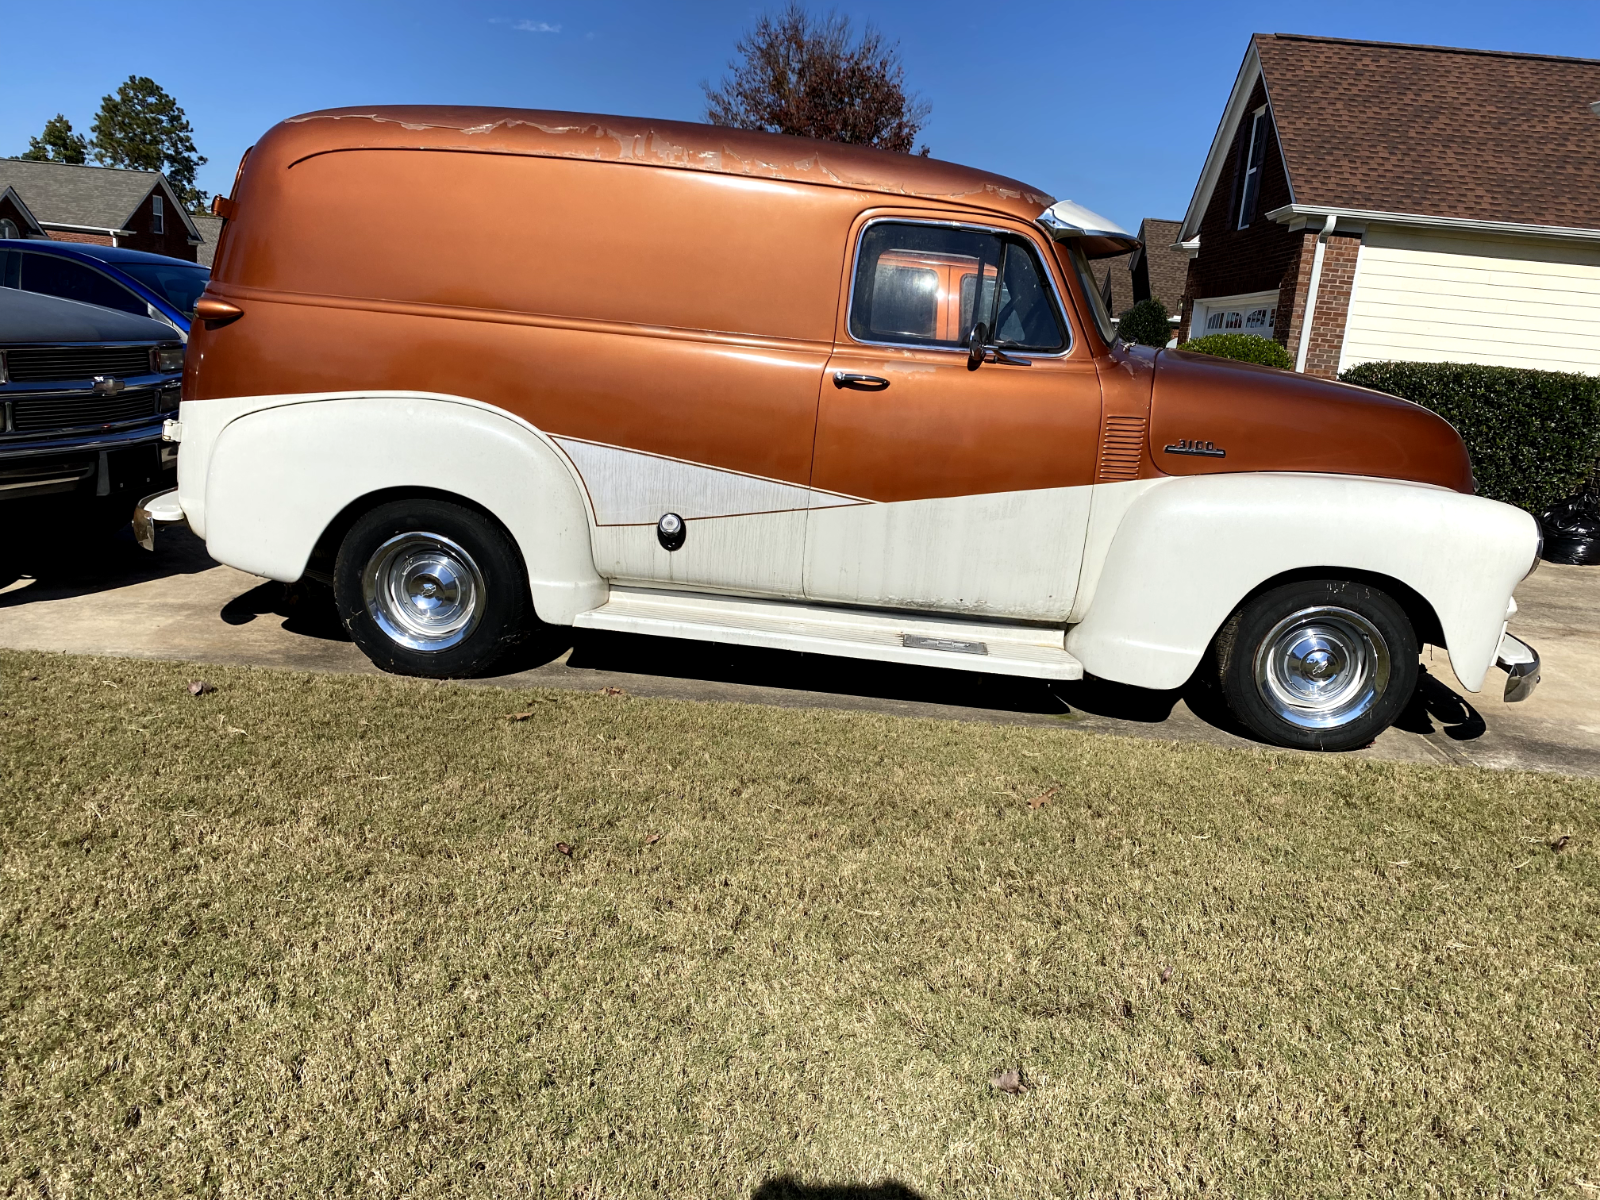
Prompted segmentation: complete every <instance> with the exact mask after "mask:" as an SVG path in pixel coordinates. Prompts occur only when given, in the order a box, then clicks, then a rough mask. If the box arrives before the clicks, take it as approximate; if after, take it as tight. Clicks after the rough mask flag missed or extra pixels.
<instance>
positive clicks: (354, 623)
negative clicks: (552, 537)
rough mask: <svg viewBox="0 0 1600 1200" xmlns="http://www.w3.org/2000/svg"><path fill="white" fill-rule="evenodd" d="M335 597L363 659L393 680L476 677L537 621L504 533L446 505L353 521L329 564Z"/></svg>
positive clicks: (433, 503)
mask: <svg viewBox="0 0 1600 1200" xmlns="http://www.w3.org/2000/svg"><path fill="white" fill-rule="evenodd" d="M430 588H431V589H432V590H431V591H430V590H429V589H430ZM333 597H334V603H335V604H336V605H337V606H338V609H339V619H340V620H341V621H343V622H344V627H345V628H346V629H347V630H349V632H350V637H351V639H352V640H354V642H355V643H356V645H357V646H359V647H361V651H362V653H363V654H365V655H366V656H367V657H368V658H369V659H371V660H372V662H373V663H374V664H376V665H377V666H378V667H381V668H382V669H383V670H385V671H391V672H393V673H394V674H396V675H421V676H425V677H427V678H430V679H460V678H465V677H468V676H473V675H482V674H484V673H485V672H487V671H489V670H491V669H493V668H494V667H495V666H496V665H497V664H498V663H500V662H501V661H502V660H503V659H505V658H506V657H507V656H508V655H509V654H511V653H512V652H513V651H514V650H515V649H516V647H517V646H518V645H519V644H520V643H521V642H522V641H523V640H524V639H525V638H526V637H527V636H528V634H529V633H530V632H531V630H532V629H533V628H534V627H535V626H536V625H537V622H538V618H537V617H536V616H535V615H534V612H533V603H532V601H531V599H530V598H529V595H528V579H527V575H526V573H525V572H524V570H523V566H522V558H521V556H520V555H519V554H518V553H517V549H516V547H515V546H514V545H513V544H512V541H511V538H510V537H509V535H507V533H506V532H505V530H503V529H501V528H500V526H499V525H498V524H497V523H495V522H494V521H492V520H490V519H488V518H487V517H485V516H483V515H482V514H481V513H478V512H475V511H474V510H472V509H470V508H467V507H465V506H464V505H460V504H452V503H450V502H448V501H444V500H429V499H421V498H418V499H412V500H395V501H392V502H390V503H388V504H383V505H380V506H378V507H377V508H374V509H373V510H372V511H371V512H369V513H367V514H365V515H364V516H362V517H361V518H360V519H359V520H357V521H356V523H355V524H354V525H353V526H351V528H350V532H349V533H347V534H345V537H344V541H343V542H342V543H341V544H340V546H339V554H338V557H337V558H336V559H335V561H334V569H333Z"/></svg>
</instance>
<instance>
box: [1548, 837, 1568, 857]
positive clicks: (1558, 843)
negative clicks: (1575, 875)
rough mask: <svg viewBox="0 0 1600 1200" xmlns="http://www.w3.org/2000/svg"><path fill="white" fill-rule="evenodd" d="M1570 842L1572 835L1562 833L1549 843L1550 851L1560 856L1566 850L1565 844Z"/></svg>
mask: <svg viewBox="0 0 1600 1200" xmlns="http://www.w3.org/2000/svg"><path fill="white" fill-rule="evenodd" d="M1571 840H1572V835H1571V834H1570V833H1563V834H1562V835H1561V836H1560V837H1558V838H1556V839H1555V840H1554V841H1553V842H1551V843H1550V849H1552V850H1554V851H1555V852H1556V853H1557V854H1560V853H1561V852H1562V851H1563V850H1565V849H1566V848H1567V843H1568V842H1570V841H1571Z"/></svg>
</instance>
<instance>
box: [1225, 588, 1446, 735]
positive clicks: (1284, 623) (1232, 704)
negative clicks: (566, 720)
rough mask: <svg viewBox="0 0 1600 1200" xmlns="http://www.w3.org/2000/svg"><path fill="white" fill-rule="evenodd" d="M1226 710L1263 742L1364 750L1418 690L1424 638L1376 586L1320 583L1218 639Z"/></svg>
mask: <svg viewBox="0 0 1600 1200" xmlns="http://www.w3.org/2000/svg"><path fill="white" fill-rule="evenodd" d="M1214 657H1215V666H1216V670H1217V676H1218V682H1219V683H1220V685H1221V688H1222V694H1223V696H1224V697H1225V698H1226V700H1227V703H1228V707H1229V709H1230V710H1231V711H1232V712H1233V714H1234V716H1235V717H1237V718H1238V719H1239V720H1240V721H1241V722H1242V723H1243V724H1244V725H1245V726H1246V727H1248V728H1249V729H1250V730H1251V732H1253V733H1255V734H1256V735H1257V736H1258V737H1260V738H1262V739H1263V740H1265V741H1268V742H1272V743H1274V744H1276V745H1279V746H1291V747H1294V748H1296V749H1301V750H1353V749H1355V748H1356V747H1358V746H1365V745H1366V744H1367V743H1369V742H1371V741H1372V739H1373V738H1375V737H1377V736H1378V734H1380V733H1382V732H1383V731H1384V730H1385V729H1387V728H1388V727H1389V726H1390V725H1391V724H1393V722H1394V720H1395V718H1397V717H1398V716H1399V715H1400V713H1401V710H1403V709H1404V708H1405V706H1406V703H1407V702H1408V701H1409V700H1410V699H1411V695H1412V693H1413V692H1414V691H1416V687H1417V673H1418V666H1419V664H1418V650H1417V636H1416V633H1415V632H1414V631H1413V629H1412V628H1411V621H1410V619H1409V618H1408V617H1407V616H1406V613H1405V610H1404V609H1403V608H1401V607H1400V605H1399V604H1397V603H1396V602H1395V601H1394V599H1393V598H1392V597H1390V596H1389V595H1388V594H1386V593H1385V592H1383V591H1381V590H1379V589H1378V588H1376V587H1373V586H1372V585H1370V584H1365V583H1355V582H1351V581H1348V580H1338V579H1313V580H1306V581H1304V582H1301V583H1290V584H1285V585H1284V586H1282V587H1277V588H1273V589H1272V590H1271V591H1268V592H1264V593H1263V594H1262V595H1260V596H1257V597H1255V599H1253V600H1251V601H1249V602H1247V603H1246V604H1244V605H1242V606H1241V607H1240V608H1239V610H1238V611H1237V612H1235V613H1234V615H1233V616H1232V617H1230V618H1229V620H1228V622H1227V623H1226V624H1225V625H1224V626H1223V627H1222V629H1221V630H1220V631H1219V632H1218V634H1217V640H1216V643H1215V656H1214Z"/></svg>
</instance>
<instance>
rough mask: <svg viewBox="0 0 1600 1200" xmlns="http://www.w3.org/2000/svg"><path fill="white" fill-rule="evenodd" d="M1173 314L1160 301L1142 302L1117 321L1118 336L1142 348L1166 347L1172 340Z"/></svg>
mask: <svg viewBox="0 0 1600 1200" xmlns="http://www.w3.org/2000/svg"><path fill="white" fill-rule="evenodd" d="M1171 315H1172V314H1171V313H1169V312H1168V311H1167V306H1166V305H1165V304H1163V303H1161V301H1159V300H1155V299H1151V300H1141V301H1139V303H1137V304H1135V305H1134V306H1133V307H1132V308H1130V309H1129V310H1128V311H1127V312H1125V313H1123V314H1122V316H1121V317H1120V318H1118V320H1117V336H1118V337H1119V338H1121V339H1122V340H1123V341H1125V342H1138V343H1139V345H1141V346H1165V345H1166V344H1167V343H1168V342H1170V341H1171V340H1172V322H1171V321H1169V320H1168V319H1167V318H1168V317H1170V316H1171Z"/></svg>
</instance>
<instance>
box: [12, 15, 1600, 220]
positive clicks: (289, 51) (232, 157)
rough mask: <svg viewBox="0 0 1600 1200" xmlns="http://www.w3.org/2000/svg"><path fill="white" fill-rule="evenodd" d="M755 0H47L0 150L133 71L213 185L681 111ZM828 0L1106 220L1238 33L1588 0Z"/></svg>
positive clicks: (1593, 22)
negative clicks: (273, 128)
mask: <svg viewBox="0 0 1600 1200" xmlns="http://www.w3.org/2000/svg"><path fill="white" fill-rule="evenodd" d="M777 6H778V5H777V3H774V4H773V5H772V6H771V7H773V8H776V7H777ZM763 7H764V6H763V5H762V4H760V3H756V4H750V3H735V2H727V3H723V2H717V0H707V2H705V3H695V4H682V5H672V4H660V3H657V4H649V3H639V2H633V0H590V2H587V3H585V2H579V0H570V2H557V0H492V2H485V3H480V2H478V0H467V2H463V3H445V4H440V3H437V2H434V3H421V2H417V0H399V2H395V3H387V4H382V3H371V2H366V3H363V2H355V0H320V2H317V3H306V2H303V0H279V2H276V3H272V4H258V3H225V4H215V5H208V6H204V7H196V6H193V5H190V6H187V7H184V8H182V9H177V10H171V11H167V10H162V11H161V13H158V12H157V10H154V9H150V10H145V9H140V8H139V7H138V6H135V7H134V8H129V7H128V6H127V5H126V4H125V3H117V4H110V3H77V2H74V0H55V2H54V3H53V4H52V5H51V7H50V22H49V24H50V27H51V30H52V31H53V32H52V34H50V35H45V36H39V37H34V36H29V37H28V38H27V39H26V45H27V51H26V52H25V53H19V51H21V50H23V46H22V45H21V44H20V43H14V44H12V45H11V46H10V47H9V51H10V52H9V53H8V54H7V55H6V66H5V70H4V72H3V73H0V155H13V154H19V153H21V152H22V151H23V150H24V149H25V148H26V146H27V139H28V136H29V135H30V134H36V133H38V132H39V130H40V129H41V128H42V127H43V125H44V122H45V121H46V119H48V118H49V117H50V116H52V115H54V114H55V113H56V112H58V111H59V112H64V113H65V114H66V115H67V116H68V118H69V119H70V120H71V121H72V123H73V126H74V127H75V128H77V129H78V130H79V131H83V132H86V131H87V130H88V127H89V125H90V123H91V121H92V120H93V116H94V112H95V110H96V109H97V108H98V106H99V102H100V97H101V96H102V95H103V94H105V93H106V92H109V91H112V90H114V89H115V87H116V85H117V84H118V83H119V82H120V81H121V80H123V79H125V78H126V77H127V76H128V75H130V74H139V75H149V76H151V77H152V78H154V79H155V80H156V81H157V82H158V83H160V84H161V85H162V86H163V87H165V88H166V89H167V90H168V91H169V92H171V93H172V94H173V95H174V96H175V97H176V98H177V100H178V102H179V103H180V104H181V105H183V107H184V108H185V109H186V110H187V112H188V114H189V119H190V121H191V122H192V124H193V125H194V129H195V140H196V142H197V143H198V145H199V148H200V151H201V153H202V154H205V155H207V156H208V157H209V158H210V160H211V161H210V163H209V164H208V165H207V166H205V167H204V168H202V170H201V174H200V185H201V186H202V187H203V188H205V189H206V190H207V191H212V192H215V191H219V190H226V189H227V187H228V186H229V184H230V182H231V180H232V177H233V170H234V167H235V165H236V164H237V163H238V160H239V156H240V154H242V153H243V151H244V149H245V148H246V147H247V146H249V145H250V144H251V143H252V142H254V141H255V139H256V138H257V137H258V136H259V135H260V134H261V132H262V131H263V130H265V129H267V128H268V127H269V126H270V125H272V124H273V123H274V122H275V121H278V120H280V119H281V118H283V117H286V116H292V115H293V114H295V113H299V112H305V111H308V110H310V109H316V108H326V107H332V106H336V105H346V104H384V103H407V102H416V103H461V104H494V105H513V106H520V107H528V108H556V109H573V110H578V111H584V112H610V113H629V114H640V115H646V116H656V117H662V118H673V119H680V120H697V119H699V118H700V116H701V114H702V111H703V100H702V95H701V91H700V86H699V85H700V83H701V81H702V80H711V81H713V82H715V81H716V80H717V79H719V78H720V77H721V76H722V74H723V72H724V70H725V67H726V64H727V61H728V59H729V57H730V56H731V54H732V51H733V44H734V42H735V40H736V39H737V38H738V37H739V35H740V33H741V32H743V31H744V30H745V29H746V28H748V26H749V25H750V23H751V22H752V20H753V19H754V17H755V16H756V15H757V14H758V13H759V12H760V11H762V9H763ZM812 7H813V9H814V10H815V11H827V9H828V7H829V6H828V5H825V4H814V5H812ZM834 7H836V8H837V10H838V11H839V12H842V13H845V14H847V15H849V16H850V17H851V18H852V19H853V20H855V21H856V22H858V23H860V22H866V21H870V22H872V23H874V24H875V25H877V26H878V28H880V29H881V30H883V32H884V33H886V34H887V35H888V36H889V37H890V38H892V39H897V40H898V41H899V42H900V49H901V54H902V56H903V58H904V62H905V66H906V74H907V80H908V82H909V83H910V85H911V86H912V88H913V89H915V90H916V91H917V92H919V93H920V94H921V95H922V97H923V98H924V99H926V100H927V101H928V102H929V103H930V104H931V105H932V107H933V112H932V117H931V120H930V121H929V124H928V126H927V127H926V129H925V130H924V131H923V139H924V140H925V141H926V142H927V143H928V144H929V146H930V147H931V148H932V150H933V153H934V155H935V156H936V157H939V158H945V159H950V160H952V161H955V162H962V163H967V164H970V165H972V166H978V167H984V168H987V169H989V170H995V171H1000V172H1002V173H1004V174H1007V175H1013V176H1016V177H1017V178H1020V179H1023V180H1025V181H1027V182H1029V183H1032V184H1034V185H1036V186H1038V187H1040V188H1043V189H1044V190H1045V191H1048V192H1050V193H1052V194H1053V195H1056V196H1059V197H1063V198H1070V199H1073V200H1077V201H1078V202H1079V203H1082V204H1086V205H1088V206H1089V207H1091V208H1094V209H1097V210H1099V211H1101V212H1104V213H1105V214H1107V215H1108V216H1111V217H1112V218H1114V219H1116V220H1118V221H1120V222H1121V223H1122V224H1124V225H1127V226H1129V227H1130V228H1136V227H1137V224H1138V221H1139V219H1140V218H1141V217H1144V216H1158V217H1173V218H1175V217H1179V216H1181V215H1182V213H1183V210H1184V208H1185V207H1186V206H1187V204H1188V201H1189V196H1190V193H1191V192H1192V191H1193V188H1194V181H1195V177H1196V175H1197V174H1198V173H1199V170H1200V165H1201V162H1202V160H1203V159H1204V157H1205V152H1206V148H1207V147H1208V146H1209V144H1210V141H1211V137H1212V135H1213V133H1214V132H1215V129H1216V124H1217V120H1218V117H1219V116H1220V114H1221V110H1222V105H1223V102H1224V101H1225V99H1226V97H1227V94H1228V88H1229V87H1230V86H1231V85H1232V83H1233V79H1234V75H1235V73H1236V72H1237V71H1238V67H1239V62H1240V59H1241V58H1242V57H1243V55H1244V50H1245V45H1246V42H1247V41H1248V39H1249V35H1250V34H1251V33H1252V32H1255V31H1262V32H1288V33H1315V34H1328V35H1334V36H1339V37H1355V38H1370V39H1374V40H1381V41H1399V42H1429V43H1434V44H1438V45H1453V46H1472V47H1477V48H1482V49H1497V50H1523V51H1535V52H1541V53H1549V54H1566V55H1575V56H1579V57H1600V3H1595V2H1594V0H1516V2H1515V3H1509V4H1508V3H1505V0H1498V2H1494V3H1486V2H1482V0H1455V2H1452V3H1417V2H1412V3H1407V2H1406V0H1386V2H1369V0H1339V2H1338V3H1335V4H1326V5H1310V4H1308V5H1298V6H1291V7H1290V8H1289V9H1284V8H1283V7H1282V6H1281V5H1269V4H1262V3H1259V0H1258V2H1257V3H1252V4H1246V3H1233V2H1232V0H1208V2H1206V3H1198V2H1188V3H1166V2H1165V0H1141V2H1140V3H1137V4H1122V3H1115V2H1101V3H1093V4H1090V3H1048V2H1034V3H1028V4H1007V3H1000V4H993V3H991V4H985V3H981V2H979V3H974V2H973V0H961V2H945V0H932V2H930V0H922V2H919V3H910V2H908V0H867V2H862V3H840V4H838V5H836V6H834ZM162 14H164V15H162ZM15 33H16V30H15V28H13V34H15ZM63 34H68V36H62V35H63ZM1596 99H1600V97H1596Z"/></svg>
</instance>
